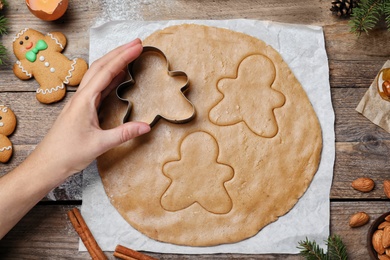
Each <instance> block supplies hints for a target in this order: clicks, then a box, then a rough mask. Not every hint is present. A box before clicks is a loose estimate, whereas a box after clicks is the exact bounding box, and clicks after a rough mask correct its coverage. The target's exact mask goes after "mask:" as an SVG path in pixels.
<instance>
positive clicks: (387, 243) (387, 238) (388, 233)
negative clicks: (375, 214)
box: [382, 227, 390, 248]
mask: <svg viewBox="0 0 390 260" xmlns="http://www.w3.org/2000/svg"><path fill="white" fill-rule="evenodd" d="M382 245H383V247H384V248H388V247H390V227H385V228H384V229H383V236H382Z"/></svg>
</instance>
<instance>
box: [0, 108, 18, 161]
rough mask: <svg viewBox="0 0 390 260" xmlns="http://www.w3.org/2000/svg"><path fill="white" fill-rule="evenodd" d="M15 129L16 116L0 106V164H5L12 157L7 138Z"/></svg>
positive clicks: (9, 142) (10, 146) (10, 144)
mask: <svg viewBox="0 0 390 260" xmlns="http://www.w3.org/2000/svg"><path fill="white" fill-rule="evenodd" d="M15 127H16V116H15V114H14V112H12V110H11V109H9V108H8V107H6V106H4V105H0V162H2V163H6V162H8V160H9V159H10V158H11V155H12V143H11V141H10V140H9V139H8V137H7V136H9V135H10V134H12V133H13V132H14V130H15Z"/></svg>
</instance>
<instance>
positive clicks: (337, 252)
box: [297, 235, 348, 260]
mask: <svg viewBox="0 0 390 260" xmlns="http://www.w3.org/2000/svg"><path fill="white" fill-rule="evenodd" d="M325 242H326V245H327V246H328V252H327V253H324V250H323V249H322V248H321V247H320V246H319V245H318V244H317V243H316V241H310V240H309V239H308V238H306V240H305V241H300V242H299V246H298V247H297V248H298V249H299V250H301V251H300V254H301V256H303V257H305V259H306V260H348V254H347V248H346V247H345V245H344V243H343V241H342V240H341V237H340V236H337V235H333V236H330V237H328V240H327V241H325Z"/></svg>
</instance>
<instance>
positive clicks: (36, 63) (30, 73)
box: [13, 28, 88, 104]
mask: <svg viewBox="0 0 390 260" xmlns="http://www.w3.org/2000/svg"><path fill="white" fill-rule="evenodd" d="M65 45H66V37H65V35H64V34H62V33H60V32H52V33H48V34H46V35H44V34H42V33H40V32H38V31H36V30H33V29H30V28H25V29H23V30H21V31H20V32H19V33H18V34H17V35H16V36H15V38H14V39H13V51H14V54H15V56H16V58H17V59H18V61H16V63H15V64H14V67H13V71H14V73H15V75H16V76H17V77H18V78H20V79H22V80H28V79H31V78H35V79H36V81H38V83H39V85H40V87H39V88H38V89H37V91H36V92H37V93H36V97H37V99H38V101H39V102H41V103H45V104H50V103H54V102H57V101H60V100H61V99H63V98H64V97H65V94H66V85H69V86H77V85H78V84H80V82H81V79H82V77H83V76H84V74H85V72H86V71H87V69H88V64H87V62H86V61H85V60H83V59H81V58H75V59H72V60H70V59H68V58H67V57H66V56H65V55H63V54H62V53H61V52H62V51H63V50H64V48H65Z"/></svg>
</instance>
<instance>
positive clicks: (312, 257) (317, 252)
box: [298, 237, 326, 260]
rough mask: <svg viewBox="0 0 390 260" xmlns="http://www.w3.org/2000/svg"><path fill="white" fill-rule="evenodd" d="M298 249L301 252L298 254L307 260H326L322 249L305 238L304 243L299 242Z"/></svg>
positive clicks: (314, 242)
mask: <svg viewBox="0 0 390 260" xmlns="http://www.w3.org/2000/svg"><path fill="white" fill-rule="evenodd" d="M298 249H299V250H301V252H300V254H301V255H302V256H303V257H305V258H306V259H307V260H323V259H326V254H325V253H324V249H322V248H321V247H320V246H319V245H317V243H316V241H309V239H308V238H307V237H306V240H305V241H300V242H299V246H298Z"/></svg>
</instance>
